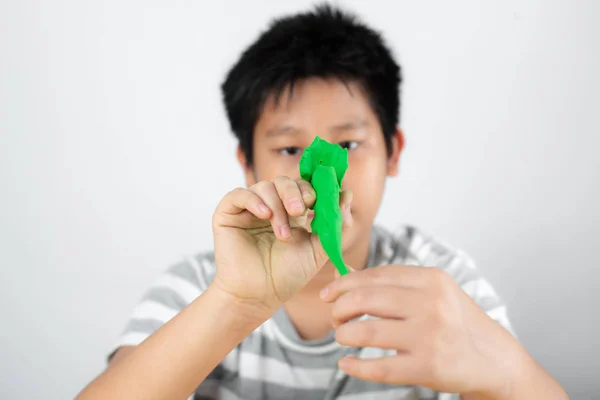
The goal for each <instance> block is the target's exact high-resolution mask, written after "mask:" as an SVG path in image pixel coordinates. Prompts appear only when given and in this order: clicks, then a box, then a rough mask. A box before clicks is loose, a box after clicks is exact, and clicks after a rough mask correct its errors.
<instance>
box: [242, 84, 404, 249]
mask: <svg viewBox="0 0 600 400" xmlns="http://www.w3.org/2000/svg"><path fill="white" fill-rule="evenodd" d="M317 135H318V136H319V137H321V138H322V139H325V140H327V141H329V142H331V143H339V144H340V145H341V146H342V147H346V148H348V163H349V167H348V171H347V172H346V175H345V177H344V181H343V184H342V188H343V189H350V190H352V192H353V194H354V197H353V201H352V209H351V212H352V217H353V221H354V223H353V226H352V228H351V229H350V230H349V231H348V232H347V233H345V234H344V243H343V246H344V250H347V249H349V248H351V247H352V246H353V245H354V244H355V243H357V240H360V239H361V238H362V239H364V238H365V236H369V234H370V228H371V225H372V224H373V221H374V219H375V216H376V214H377V210H378V209H379V205H380V203H381V199H382V195H383V189H384V186H385V180H386V177H387V176H393V175H396V173H397V169H398V159H399V155H400V151H401V150H402V146H403V137H402V133H401V131H400V130H398V131H397V134H396V135H395V136H394V137H393V138H392V144H393V152H392V155H391V156H390V157H388V153H387V148H386V145H385V141H384V137H383V133H382V131H381V126H380V124H379V120H378V119H377V115H376V114H375V113H374V111H373V109H372V108H371V106H370V105H369V102H368V99H367V97H366V95H365V93H364V90H363V89H362V88H361V87H360V85H358V84H353V83H349V84H347V85H345V84H344V83H342V82H340V81H339V80H323V79H317V78H312V79H308V80H304V81H300V82H297V83H296V84H295V85H294V91H293V94H292V96H291V97H290V96H289V95H288V92H285V91H284V92H283V93H282V95H281V96H280V99H279V102H278V104H276V103H275V101H274V99H273V98H270V99H268V101H267V102H266V104H265V107H264V110H263V111H262V114H261V115H260V117H259V119H258V121H257V123H256V126H255V128H254V163H253V165H252V166H250V167H248V166H247V165H246V162H245V158H244V156H243V154H242V152H241V151H239V150H238V159H239V161H240V163H241V164H242V167H243V168H244V172H245V176H246V184H247V185H248V186H251V185H253V184H255V183H256V182H258V181H261V180H270V179H273V178H275V177H276V176H279V175H284V176H288V177H290V178H294V179H296V178H300V172H299V168H298V163H299V161H300V156H301V154H302V149H304V148H306V147H308V146H309V145H310V144H311V143H312V141H313V139H314V138H315V136H317Z"/></svg>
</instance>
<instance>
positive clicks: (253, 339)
mask: <svg viewBox="0 0 600 400" xmlns="http://www.w3.org/2000/svg"><path fill="white" fill-rule="evenodd" d="M238 348H239V350H240V352H246V353H251V354H256V355H259V356H261V357H265V358H272V359H275V360H277V361H281V362H283V363H285V364H288V365H292V366H294V367H300V368H306V369H313V368H332V369H336V368H337V361H338V360H339V359H340V358H342V357H343V356H345V355H346V354H348V352H349V350H348V349H347V348H341V349H339V350H336V351H334V352H331V353H328V354H327V355H326V356H322V355H321V356H315V355H311V354H306V353H300V352H297V351H292V350H290V349H287V348H285V347H283V346H281V345H280V344H279V343H278V342H277V341H274V340H271V339H269V338H267V337H265V336H264V335H261V334H260V333H252V334H251V335H250V336H248V337H246V339H244V341H243V342H242V343H240V345H239V347H238Z"/></svg>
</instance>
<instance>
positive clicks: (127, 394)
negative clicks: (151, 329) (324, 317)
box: [77, 285, 269, 400]
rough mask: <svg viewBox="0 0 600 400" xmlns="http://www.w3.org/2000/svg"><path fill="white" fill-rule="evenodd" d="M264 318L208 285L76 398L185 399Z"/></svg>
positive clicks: (265, 315) (260, 312) (259, 310)
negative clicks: (185, 306)
mask: <svg viewBox="0 0 600 400" xmlns="http://www.w3.org/2000/svg"><path fill="white" fill-rule="evenodd" d="M268 317H269V312H268V311H267V310H266V309H265V308H264V307H261V306H258V305H257V306H255V307H253V306H251V305H249V304H248V303H240V302H239V301H237V300H236V299H235V298H234V297H233V296H231V295H229V294H227V293H225V292H223V291H221V290H219V289H218V288H217V287H216V286H214V285H211V286H210V287H209V288H208V289H207V290H206V291H205V292H204V293H203V294H202V295H200V296H199V297H198V298H197V299H196V300H195V301H194V302H192V303H191V304H190V305H189V306H188V307H187V308H185V309H184V310H183V311H182V312H181V313H179V314H178V315H177V316H176V317H174V318H173V319H172V320H171V321H169V322H168V323H167V324H165V325H164V326H163V327H161V328H160V329H159V330H158V331H156V333H154V334H153V335H152V336H150V337H149V338H148V339H146V340H145V341H144V342H142V343H141V344H140V345H139V346H137V347H136V348H133V349H131V350H129V349H128V350H129V351H130V354H127V355H126V356H125V357H123V358H122V359H120V360H119V361H118V362H113V363H111V366H110V367H109V368H108V369H107V370H106V371H105V372H104V373H103V374H102V375H100V376H99V377H98V378H96V379H95V380H94V381H93V382H92V383H90V384H89V385H88V387H86V388H85V389H84V390H83V391H82V392H81V393H80V394H79V396H78V397H77V398H78V399H81V400H84V399H104V398H111V399H132V398H143V399H149V400H150V399H185V398H187V397H188V396H189V395H190V394H191V393H192V392H193V391H194V389H195V388H196V387H197V386H198V385H199V384H200V383H201V382H202V381H203V380H204V378H206V376H207V375H208V374H209V373H210V372H211V371H212V370H213V369H214V368H215V367H216V366H217V364H218V363H219V362H220V361H221V360H223V359H224V358H225V356H226V355H227V354H228V353H229V352H230V351H231V350H233V348H235V347H236V346H237V345H238V344H239V343H240V342H241V341H242V340H243V339H244V338H245V337H246V336H248V335H249V334H250V333H251V332H252V331H253V330H254V329H255V328H256V327H258V326H259V325H260V324H261V323H262V322H264V321H265V320H266V319H267V318H268Z"/></svg>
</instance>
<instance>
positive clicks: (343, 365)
mask: <svg viewBox="0 0 600 400" xmlns="http://www.w3.org/2000/svg"><path fill="white" fill-rule="evenodd" d="M338 366H339V367H340V369H344V368H346V367H347V366H348V359H347V358H346V357H343V358H341V359H340V361H338Z"/></svg>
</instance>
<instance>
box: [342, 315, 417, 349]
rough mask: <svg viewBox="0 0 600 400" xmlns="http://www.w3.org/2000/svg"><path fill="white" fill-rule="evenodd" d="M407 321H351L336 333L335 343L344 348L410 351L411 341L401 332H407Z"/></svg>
mask: <svg viewBox="0 0 600 400" xmlns="http://www.w3.org/2000/svg"><path fill="white" fill-rule="evenodd" d="M406 324H407V322H406V321H401V320H397V319H366V320H359V321H350V322H347V323H345V324H343V325H341V326H340V327H338V328H337V329H336V331H335V341H336V342H338V343H339V344H341V345H343V346H352V347H377V348H380V349H394V350H399V351H401V352H409V351H410V348H409V346H410V343H411V341H410V340H409V339H408V337H407V336H406V335H403V334H402V333H401V332H403V331H407V329H406V326H405V325H406Z"/></svg>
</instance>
